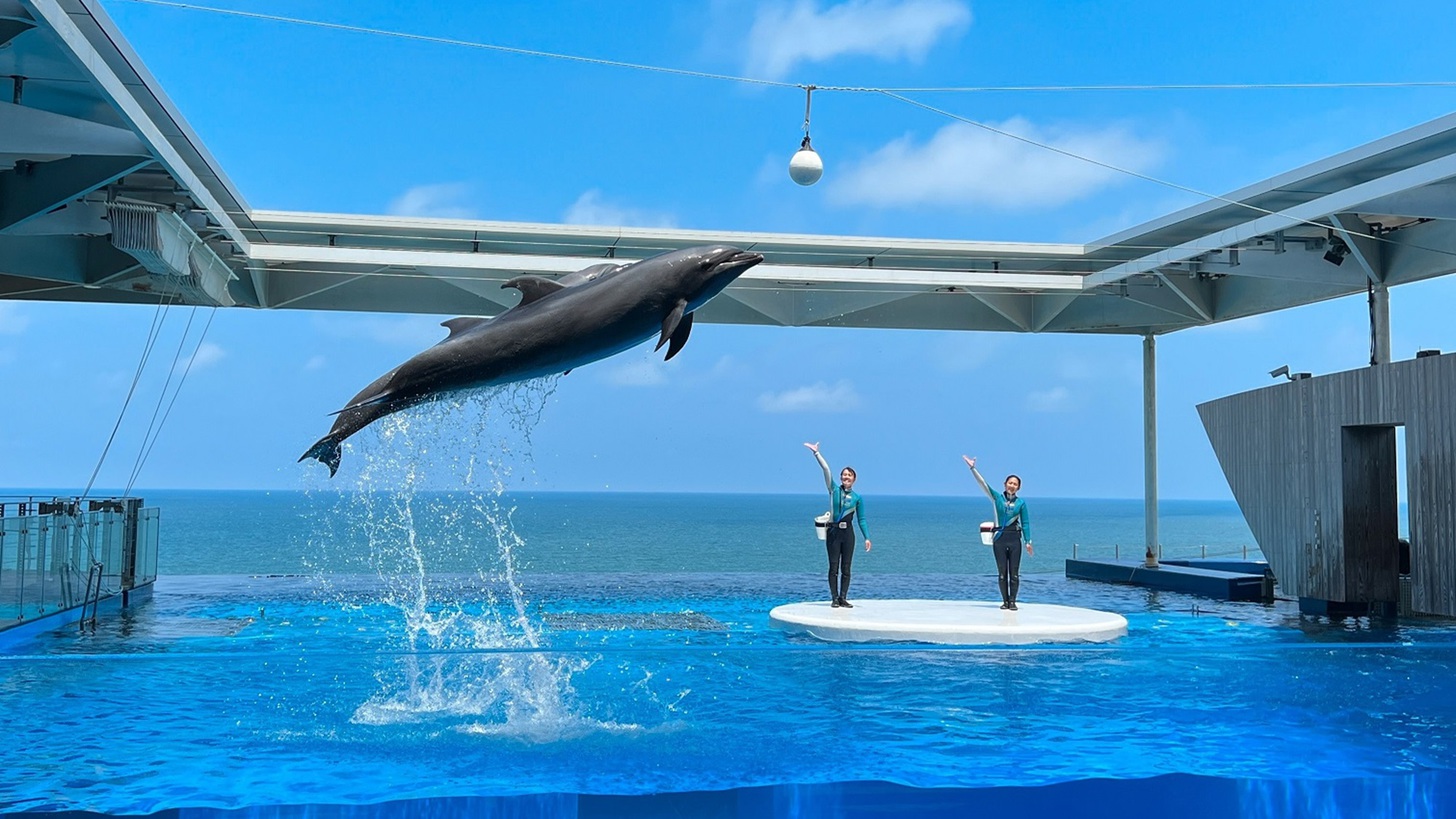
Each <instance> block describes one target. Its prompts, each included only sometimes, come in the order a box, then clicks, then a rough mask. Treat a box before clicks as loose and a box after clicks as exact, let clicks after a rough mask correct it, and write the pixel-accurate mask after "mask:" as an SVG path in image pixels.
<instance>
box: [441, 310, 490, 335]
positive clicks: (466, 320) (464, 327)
mask: <svg viewBox="0 0 1456 819" xmlns="http://www.w3.org/2000/svg"><path fill="white" fill-rule="evenodd" d="M488 323H490V319H488V318H475V317H473V316H461V317H459V318H452V319H449V320H448V321H442V322H440V326H441V327H445V328H447V329H448V330H449V331H450V335H448V336H446V337H445V340H446V341H449V340H450V339H452V338H454V337H456V336H458V335H461V334H463V333H468V332H470V331H471V330H474V329H475V328H476V327H479V326H480V325H482V324H488Z"/></svg>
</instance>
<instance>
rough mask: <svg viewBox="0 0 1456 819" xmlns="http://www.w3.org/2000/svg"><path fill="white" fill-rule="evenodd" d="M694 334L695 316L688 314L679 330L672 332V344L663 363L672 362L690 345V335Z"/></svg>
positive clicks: (680, 324) (668, 347) (680, 323)
mask: <svg viewBox="0 0 1456 819" xmlns="http://www.w3.org/2000/svg"><path fill="white" fill-rule="evenodd" d="M692 332H693V314H692V313H688V314H687V315H686V316H683V318H682V321H680V322H678V325H677V329H676V330H674V331H673V332H672V342H671V343H669V344H668V345H667V357H666V358H664V359H662V360H663V361H671V360H672V357H673V356H675V355H677V354H678V351H680V350H681V349H682V348H683V345H685V344H687V343H688V335H689V334H691V333H692Z"/></svg>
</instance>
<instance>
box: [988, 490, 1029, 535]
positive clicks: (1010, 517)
mask: <svg viewBox="0 0 1456 819" xmlns="http://www.w3.org/2000/svg"><path fill="white" fill-rule="evenodd" d="M986 491H988V492H990V493H991V500H993V501H995V502H996V528H997V530H1001V529H1005V528H1006V527H1007V526H1010V525H1011V523H1012V522H1013V521H1016V520H1018V519H1019V520H1020V521H1021V541H1022V542H1023V543H1030V542H1031V517H1030V516H1029V515H1028V514H1027V512H1026V501H1024V500H1022V499H1021V496H1020V495H1018V496H1017V497H1016V499H1015V500H1013V501H1011V502H1010V503H1007V501H1006V495H1005V494H1003V493H1001V492H998V491H996V490H995V489H992V488H991V487H989V486H988V487H986Z"/></svg>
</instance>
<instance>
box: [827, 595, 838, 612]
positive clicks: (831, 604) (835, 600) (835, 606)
mask: <svg viewBox="0 0 1456 819" xmlns="http://www.w3.org/2000/svg"><path fill="white" fill-rule="evenodd" d="M829 605H830V606H833V607H834V608H836V609H837V608H839V598H838V597H836V598H834V602H832V603H830V604H829Z"/></svg>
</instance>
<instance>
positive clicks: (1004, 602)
mask: <svg viewBox="0 0 1456 819" xmlns="http://www.w3.org/2000/svg"><path fill="white" fill-rule="evenodd" d="M1001 608H1003V609H1009V608H1011V604H1010V603H1008V602H1006V601H1005V600H1002V601H1001Z"/></svg>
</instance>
